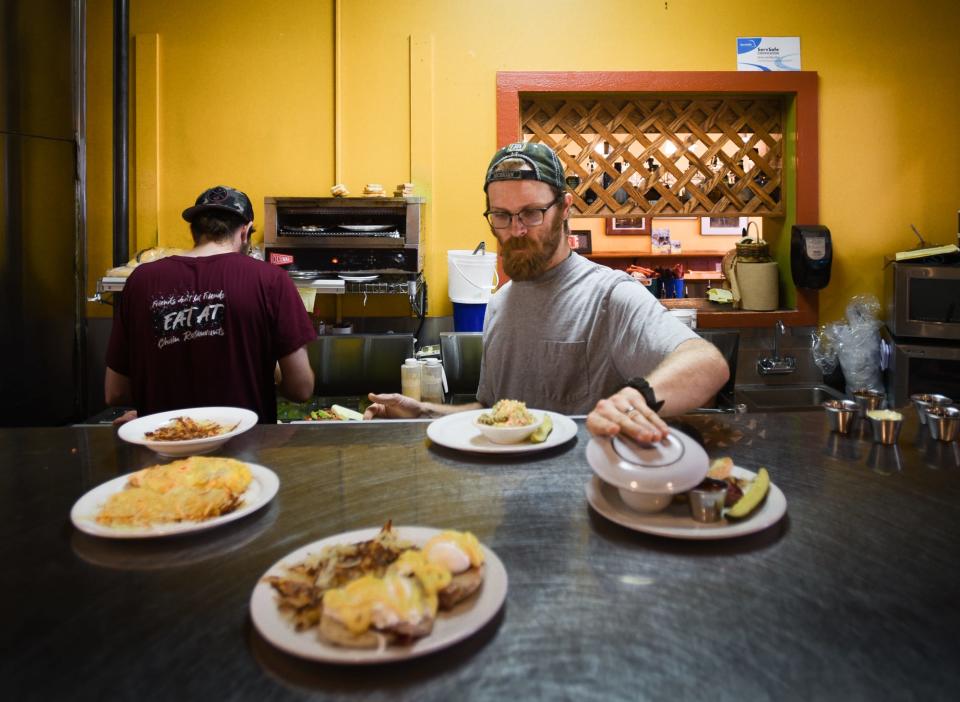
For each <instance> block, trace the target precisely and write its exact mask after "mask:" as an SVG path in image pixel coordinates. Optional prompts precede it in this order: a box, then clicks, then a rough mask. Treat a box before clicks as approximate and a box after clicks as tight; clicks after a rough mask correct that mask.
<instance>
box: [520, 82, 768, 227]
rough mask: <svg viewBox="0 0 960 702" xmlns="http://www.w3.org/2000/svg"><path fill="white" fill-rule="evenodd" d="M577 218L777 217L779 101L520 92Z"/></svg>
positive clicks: (527, 118) (524, 126) (528, 122)
mask: <svg viewBox="0 0 960 702" xmlns="http://www.w3.org/2000/svg"><path fill="white" fill-rule="evenodd" d="M520 106H521V130H522V133H523V138H524V140H525V141H538V142H542V143H544V144H547V145H548V146H549V147H550V148H552V149H553V150H554V151H556V152H557V154H558V155H559V156H560V158H561V160H562V161H563V163H564V167H565V169H566V174H567V177H568V182H570V183H571V190H572V191H573V193H574V196H573V199H574V203H573V208H574V210H575V211H576V212H578V213H579V214H581V215H589V216H614V215H617V216H627V215H643V214H649V215H661V216H670V215H678V216H680V215H739V216H745V215H753V216H760V215H778V216H779V215H783V212H784V209H783V197H782V192H783V191H782V188H781V185H782V164H783V113H784V103H783V99H782V98H781V97H770V96H753V95H748V96H730V95H716V96H710V95H707V96H705V95H703V94H698V95H697V96H695V97H692V96H678V95H652V94H644V95H642V96H639V97H629V98H627V97H619V96H617V97H604V98H601V99H598V98H597V97H596V96H594V97H583V96H557V95H551V96H543V95H524V94H521V95H520Z"/></svg>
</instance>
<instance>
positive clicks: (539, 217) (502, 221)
mask: <svg viewBox="0 0 960 702" xmlns="http://www.w3.org/2000/svg"><path fill="white" fill-rule="evenodd" d="M562 199H563V195H560V196H558V197H557V198H556V199H554V201H553V202H551V203H550V204H549V205H547V206H546V207H525V208H524V209H522V210H520V211H519V212H516V213H513V212H500V211H492V210H487V211H486V212H484V213H483V216H484V217H486V218H487V221H488V222H490V226H491V227H493V228H494V229H506V228H507V227H509V226H510V225H511V224H512V223H513V218H514V217H516V218H517V219H519V220H520V224H522V225H523V226H525V227H535V226H537V225H538V224H543V216H544V214H545V213H546V211H547V210H549V209H550V208H551V207H553V206H554V205H556V204H557V203H558V202H560V200H562Z"/></svg>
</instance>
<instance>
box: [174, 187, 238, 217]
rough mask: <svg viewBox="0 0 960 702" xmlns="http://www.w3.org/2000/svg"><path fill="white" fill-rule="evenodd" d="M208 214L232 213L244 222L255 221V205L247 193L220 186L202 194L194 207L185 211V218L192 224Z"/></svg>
mask: <svg viewBox="0 0 960 702" xmlns="http://www.w3.org/2000/svg"><path fill="white" fill-rule="evenodd" d="M206 212H230V213H232V214H235V215H240V217H241V218H243V221H244V222H247V223H250V222H252V221H253V205H252V204H251V203H250V198H249V197H247V195H246V193H242V192H240V191H239V190H235V189H234V188H230V187H227V186H226V185H218V186H216V187H214V188H209V189H207V190H204V191H203V192H202V193H200V197H198V198H197V202H196V204H195V205H194V206H193V207H188V208H187V209H185V210H184V211H183V218H184V219H185V220H187V221H188V222H192V221H193V219H194V217H196V216H197V215H201V214H204V213H206Z"/></svg>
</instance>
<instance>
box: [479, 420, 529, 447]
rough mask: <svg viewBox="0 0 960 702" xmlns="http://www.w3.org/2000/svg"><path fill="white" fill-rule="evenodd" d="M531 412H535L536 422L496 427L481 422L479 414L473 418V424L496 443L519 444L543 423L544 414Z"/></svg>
mask: <svg viewBox="0 0 960 702" xmlns="http://www.w3.org/2000/svg"><path fill="white" fill-rule="evenodd" d="M531 414H533V418H534V420H535V421H534V423H533V424H527V425H525V426H522V427H495V426H493V425H490V424H481V423H480V422H479V421H478V420H479V416H478V417H477V419H474V420H473V426H475V427H476V428H477V429H479V430H480V431H481V433H483V435H484V436H485V437H487V438H488V439H489V440H490V441H492V442H493V443H495V444H519V443H520V442H521V441H525V440H526V439H528V438H529V437H530V435H531V434H532V433H533V432H535V431H536V430H537V429H538V428H539V427H540V425H541V424H543V415H542V414H535V413H531Z"/></svg>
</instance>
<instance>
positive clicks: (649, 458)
mask: <svg viewBox="0 0 960 702" xmlns="http://www.w3.org/2000/svg"><path fill="white" fill-rule="evenodd" d="M587 462H588V463H589V464H590V467H591V468H592V469H593V472H594V473H596V474H597V477H599V478H600V480H602V481H603V482H605V483H607V484H609V485H612V486H613V487H615V488H617V490H618V492H619V493H620V499H621V500H622V501H623V503H624V504H625V505H627V507H629V508H631V509H633V510H635V511H637V512H644V513H650V512H659V511H660V510H662V509H665V508H666V507H667V506H668V505H669V504H670V502H671V501H672V500H673V496H674V495H677V494H679V493H683V492H686V491H687V490H690V489H691V488H694V487H696V486H697V485H698V484H699V483H700V482H701V481H702V480H703V479H704V478H705V477H706V475H707V470H708V469H709V467H710V459H709V458H708V457H707V452H706V451H704V449H703V447H702V446H701V445H700V444H698V443H697V442H696V441H694V439H693V438H691V437H690V436H688V435H687V434H684V433H683V432H681V431H679V430H677V429H673V428H671V429H670V433H669V434H668V435H667V438H666V439H664V440H663V441H660V442H657V443H653V444H641V443H638V442H636V441H633V440H631V439H628V438H626V437H622V436H615V437H613V438H600V437H594V438H592V439H591V440H590V443H589V444H587Z"/></svg>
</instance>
